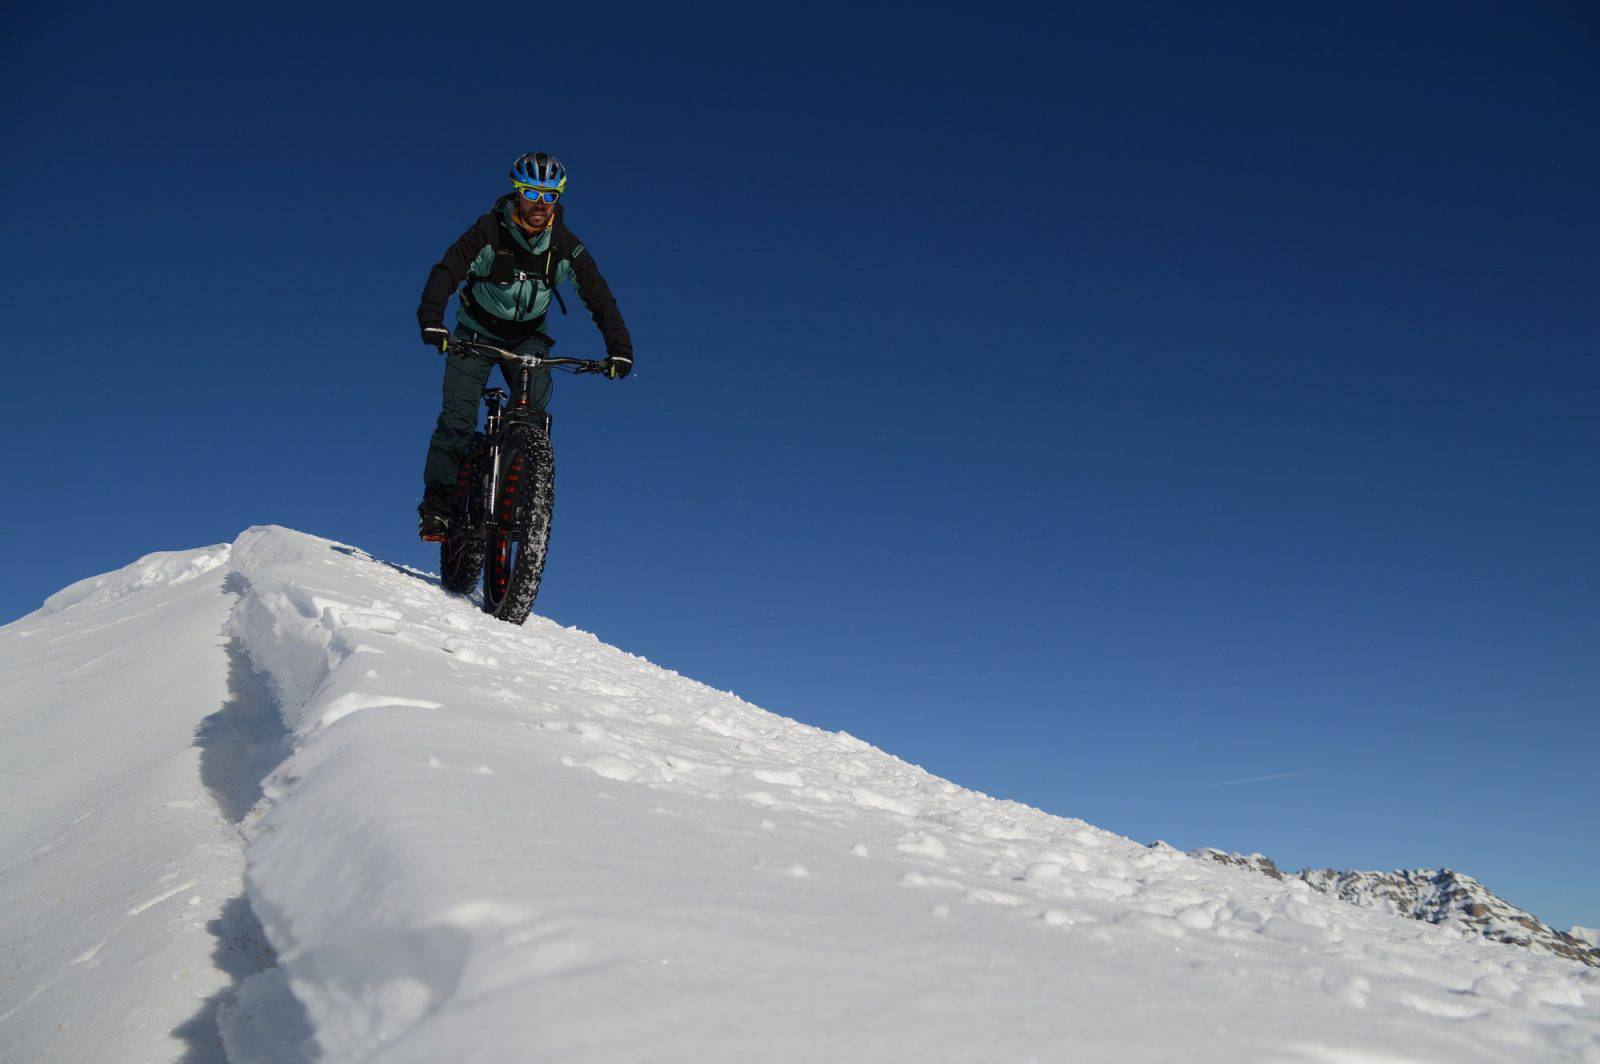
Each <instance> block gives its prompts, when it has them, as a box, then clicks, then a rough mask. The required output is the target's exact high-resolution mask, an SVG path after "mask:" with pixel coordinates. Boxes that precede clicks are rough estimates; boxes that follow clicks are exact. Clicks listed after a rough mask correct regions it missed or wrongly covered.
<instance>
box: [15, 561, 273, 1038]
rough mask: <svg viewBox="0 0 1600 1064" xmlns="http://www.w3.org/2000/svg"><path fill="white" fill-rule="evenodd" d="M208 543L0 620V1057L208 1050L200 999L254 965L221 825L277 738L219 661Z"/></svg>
mask: <svg viewBox="0 0 1600 1064" xmlns="http://www.w3.org/2000/svg"><path fill="white" fill-rule="evenodd" d="M228 552H229V548H228V547H227V546H225V545H224V546H218V547H208V548H205V549H203V550H197V551H185V552H181V553H171V554H153V555H150V556H149V557H147V558H144V559H141V560H140V561H139V562H137V563H135V564H134V565H131V566H129V567H128V568H126V569H124V570H122V571H120V572H117V573H111V574H108V575H106V576H102V577H95V578H93V579H90V580H85V581H82V582H80V583H78V584H74V585H73V586H72V587H69V588H67V589H66V590H65V591H62V592H59V593H58V594H56V595H53V596H51V598H50V599H49V600H48V602H47V603H46V604H45V607H44V608H43V609H41V610H39V611H37V612H35V613H33V614H31V615H30V616H28V617H24V618H23V619H21V620H19V621H17V622H15V623H13V624H10V625H7V626H5V627H4V628H0V799H3V802H0V808H3V809H4V816H3V817H0V958H3V960H4V963H3V965H0V1060H5V1061H14V1062H22V1061H39V1060H50V1061H57V1060H59V1061H119V1062H134V1061H170V1060H176V1059H179V1058H180V1057H186V1059H189V1060H196V1061H203V1060H214V1059H218V1049H217V1047H218V1044H219V1043H218V1039H217V1024H216V1010H217V1006H218V1005H219V1004H221V1002H222V1000H223V999H224V998H225V997H226V996H227V993H228V988H229V986H230V985H231V984H232V983H233V981H234V980H235V979H236V978H238V977H242V976H243V975H247V974H250V973H252V972H255V971H258V970H260V969H261V968H263V967H264V966H266V965H268V964H270V963H271V962H270V953H269V951H268V949H267V947H266V945H265V942H264V941H263V940H262V938H261V936H260V932H259V929H258V928H257V927H256V925H255V921H254V917H253V916H252V915H251V911H250V907H249V905H248V904H247V903H246V902H245V901H244V900H243V898H242V894H243V884H242V879H243V872H244V854H243V850H244V841H243V839H242V838H241V837H240V835H239V832H238V830H237V829H236V828H235V827H234V825H233V822H234V821H237V820H238V819H239V818H240V817H242V816H244V815H245V813H246V812H247V811H248V809H249V808H250V804H251V802H252V801H253V800H254V798H255V796H256V794H257V793H258V792H257V790H256V788H255V787H254V780H255V779H258V778H259V776H260V775H261V774H262V773H264V772H266V771H267V770H268V769H270V768H271V766H272V765H273V764H275V763H276V762H277V761H279V760H281V759H282V757H283V752H282V751H281V750H278V749H276V748H275V747H276V744H275V743H274V742H273V741H272V739H273V737H275V736H281V735H282V732H283V729H282V726H281V724H280V723H279V722H278V721H277V720H276V719H275V717H274V716H273V715H272V714H271V712H270V711H271V709H272V707H271V704H270V701H269V700H268V699H267V698H266V697H264V692H261V697H257V698H255V699H254V700H253V701H252V699H251V697H250V696H251V694H252V692H253V691H255V690H257V689H258V688H259V686H260V685H253V684H252V683H251V677H250V676H249V672H248V667H247V665H246V664H245V659H244V656H243V654H242V653H241V652H239V651H238V650H237V648H236V647H235V648H234V653H233V654H232V655H231V656H230V654H229V646H228V637H227V635H226V634H225V632H224V629H225V626H226V624H227V621H228V617H229V614H230V611H231V609H232V607H233V603H234V598H233V596H231V595H229V594H227V593H226V592H225V591H224V590H223V582H224V579H225V577H226V576H227V569H226V562H227V559H228ZM252 707H253V708H255V709H256V710H257V712H256V715H255V716H254V717H252V716H251V713H250V710H251V709H252ZM252 729H256V731H255V732H254V733H253V731H252ZM197 733H198V735H197ZM258 739H260V740H261V741H260V742H257V740H258ZM252 752H254V753H255V754H256V755H257V756H255V757H252V756H251V755H252ZM186 1055H187V1056H186Z"/></svg>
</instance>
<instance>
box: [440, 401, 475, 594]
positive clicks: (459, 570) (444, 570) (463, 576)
mask: <svg viewBox="0 0 1600 1064" xmlns="http://www.w3.org/2000/svg"><path fill="white" fill-rule="evenodd" d="M486 447H487V444H486V443H485V441H484V438H483V433H481V432H476V433H473V436H472V441H471V442H470V443H468V444H467V453H466V455H465V456H463V457H462V459H461V468H460V470H459V471H458V472H457V473H456V493H455V496H454V499H453V500H452V506H451V513H450V535H449V536H447V537H445V539H444V540H443V541H442V542H441V543H440V544H439V586H440V587H442V588H444V589H445V590H446V591H450V592H454V593H455V594H457V595H467V594H471V592H472V589H473V588H475V587H477V586H478V577H479V576H481V575H482V574H483V551H484V543H483V497H482V496H483V461H484V455H485V453H486Z"/></svg>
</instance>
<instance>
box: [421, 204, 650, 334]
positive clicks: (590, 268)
mask: <svg viewBox="0 0 1600 1064" xmlns="http://www.w3.org/2000/svg"><path fill="white" fill-rule="evenodd" d="M514 209H515V208H514V206H513V205H512V203H511V196H510V195H509V194H508V195H506V196H502V197H501V198H500V199H499V200H498V201H497V202H496V203H495V205H494V209H492V210H490V211H489V212H488V213H487V214H485V215H483V216H482V217H481V218H479V219H478V220H477V221H475V222H473V223H472V226H471V228H469V229H468V230H467V231H466V232H465V233H462V234H461V236H460V238H459V239H458V240H456V242H455V243H454V244H451V245H450V247H449V248H448V249H446V250H445V253H444V257H443V258H441V259H440V260H439V261H438V262H437V263H435V264H434V266H433V269H431V270H429V271H428V280H427V281H426V282H425V283H424V284H423V286H422V301H421V303H420V304H418V306H417V324H418V325H420V326H421V327H422V328H424V329H426V328H431V327H443V325H444V311H445V305H446V304H447V303H449V302H450V296H451V295H452V294H454V292H455V290H456V289H457V288H459V287H461V284H462V283H463V282H467V290H466V291H464V292H463V293H462V303H463V306H464V308H466V309H468V310H469V312H470V316H471V317H472V318H473V319H475V320H477V321H478V322H479V323H480V324H481V325H483V326H484V327H485V329H486V330H488V331H490V332H492V333H494V334H495V335H496V336H497V337H498V338H499V339H501V340H504V341H508V342H515V341H517V340H519V339H521V338H523V337H526V336H528V335H529V334H531V333H532V332H534V331H542V329H543V326H544V315H543V314H540V315H539V316H538V317H537V318H532V319H527V320H510V319H507V318H503V317H499V316H496V315H495V314H494V313H492V312H491V311H490V310H489V309H488V308H486V307H484V306H483V305H482V304H481V303H479V302H478V301H476V300H474V299H473V296H472V289H474V288H476V287H477V286H478V285H481V284H492V283H493V282H492V281H490V280H489V279H488V278H487V277H479V276H477V275H474V274H472V273H471V266H472V263H473V261H474V260H475V259H477V257H478V256H479V255H480V254H481V253H482V252H483V249H484V248H486V247H494V248H510V249H512V250H517V249H519V248H520V249H521V253H523V254H525V253H526V247H527V243H526V241H525V240H524V239H522V238H521V237H520V234H518V235H515V236H514V235H512V233H511V228H512V227H511V226H510V225H509V224H508V222H507V219H508V217H509V213H510V211H511V210H514ZM564 214H565V208H564V205H562V204H559V203H558V204H556V218H555V231H554V232H553V233H551V236H550V248H549V251H550V252H551V254H550V255H549V256H545V255H542V254H541V255H539V256H538V259H539V260H540V262H541V264H543V263H545V262H548V276H547V277H546V278H544V280H545V281H546V282H548V281H550V280H552V279H553V278H554V276H555V273H556V270H557V268H558V267H559V265H560V264H561V263H563V262H564V263H565V264H566V265H567V267H568V268H569V269H570V270H571V272H572V278H573V281H574V282H575V283H576V285H577V289H578V297H579V298H580V299H582V300H583V305H584V306H585V307H586V308H587V309H588V311H589V317H591V318H593V319H594V323H595V326H596V328H598V329H599V330H600V335H601V337H602V338H603V339H604V340H605V346H606V356H607V357H608V358H617V357H621V358H626V359H628V360H629V361H630V362H631V361H632V360H633V340H632V338H631V337H630V336H629V335H628V327H627V325H626V324H624V323H623V320H622V313H621V312H620V311H619V310H617V300H616V297H615V296H613V295H612V294H611V286H610V285H608V284H606V279H605V278H604V277H602V276H601V274H600V269H599V267H597V266H596V265H595V264H594V256H593V255H590V254H589V252H588V249H587V248H585V247H584V246H583V242H582V241H581V240H579V239H578V237H577V236H576V235H575V234H574V233H573V232H572V230H570V229H568V228H567V226H566V222H565V221H564V220H563V215H564ZM552 294H554V293H552Z"/></svg>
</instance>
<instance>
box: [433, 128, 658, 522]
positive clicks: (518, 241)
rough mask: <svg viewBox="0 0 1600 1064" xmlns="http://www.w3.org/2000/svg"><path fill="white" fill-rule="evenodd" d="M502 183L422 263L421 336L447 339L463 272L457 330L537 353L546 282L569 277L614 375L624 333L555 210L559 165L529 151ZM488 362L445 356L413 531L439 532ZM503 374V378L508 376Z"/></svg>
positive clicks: (562, 179)
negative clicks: (504, 188) (432, 258)
mask: <svg viewBox="0 0 1600 1064" xmlns="http://www.w3.org/2000/svg"><path fill="white" fill-rule="evenodd" d="M511 186H512V191H510V192H508V193H506V194H505V195H503V196H501V197H500V198H499V199H498V200H496V201H495V205H494V207H493V208H492V209H491V210H490V211H489V213H488V214H485V215H484V216H483V217H481V218H479V219H478V220H477V221H476V222H473V223H472V227H471V228H470V229H468V230H467V231H466V232H465V233H463V234H461V238H460V239H459V240H457V241H456V242H455V243H454V244H451V245H450V247H449V249H448V250H447V251H445V253H444V257H443V258H442V259H440V260H439V261H438V262H437V263H435V264H434V267H433V269H432V270H430V271H429V272H428V280H427V283H426V284H424V285H423V286H422V302H421V304H420V305H419V306H418V307H417V324H418V325H419V326H421V328H422V342H423V343H424V344H427V345H428V346H429V347H432V348H434V349H435V350H437V351H441V352H442V351H444V350H446V348H447V347H448V346H449V343H450V333H449V331H448V330H446V329H445V327H444V311H445V304H447V303H448V302H449V301H450V296H451V294H452V293H454V292H455V290H456V288H458V287H459V286H460V285H461V284H462V283H463V282H465V283H466V287H465V288H463V289H462V291H461V304H460V306H459V307H458V308H457V309H456V328H455V335H456V336H457V337H459V338H461V339H463V340H468V341H481V342H483V343H486V344H490V345H493V346H495V347H501V348H506V349H509V350H511V351H515V352H517V353H518V354H543V353H544V352H545V351H546V350H547V349H548V348H549V346H550V339H549V337H547V336H546V335H545V334H544V331H543V330H544V319H545V312H546V311H547V310H548V309H549V307H550V299H551V297H552V296H554V297H555V300H556V302H557V303H558V304H560V306H561V312H562V313H563V314H564V313H566V310H567V307H566V303H565V302H563V301H562V299H561V294H560V293H559V292H557V291H556V289H557V287H558V286H559V285H560V284H561V283H562V282H563V281H567V280H571V281H572V282H573V285H574V287H575V288H576V289H577V292H578V298H579V299H581V300H582V301H583V305H584V307H586V308H587V309H588V311H589V316H590V317H591V318H593V319H594V323H595V325H596V326H597V327H598V328H599V329H600V335H601V337H602V338H603V339H604V341H605V348H606V357H605V361H604V362H603V363H602V364H601V365H602V372H603V373H604V374H605V375H606V376H607V377H609V378H611V379H612V380H621V379H622V378H623V377H626V376H627V375H628V372H629V371H630V370H631V369H633V341H632V339H631V338H630V337H629V336H628V327H627V326H626V325H625V324H623V321H622V314H621V313H620V312H619V311H618V310H617V301H616V299H615V298H614V297H613V296H612V295H611V288H610V286H608V285H607V284H606V280H605V278H604V277H602V276H600V270H599V269H598V268H597V267H596V266H595V264H594V257H593V256H591V255H590V254H589V252H588V250H587V249H586V248H585V247H584V246H583V243H582V241H580V240H579V239H578V238H577V237H576V236H575V235H573V233H572V230H570V229H568V228H567V227H566V224H565V223H564V221H563V220H562V215H563V213H564V210H563V205H562V203H561V202H560V200H561V195H562V193H563V192H565V191H566V188H567V171H566V168H565V167H563V166H562V165H561V163H560V162H559V161H558V160H557V159H556V157H555V156H553V155H549V154H547V153H545V152H529V153H527V154H526V155H523V156H521V157H519V158H518V159H517V161H516V162H514V163H512V164H511ZM493 365H494V364H493V363H492V362H491V361H490V360H489V358H487V357H486V356H483V355H481V354H477V353H472V352H470V349H469V353H468V354H466V355H463V356H459V357H453V358H450V359H447V360H446V361H445V367H444V407H443V409H442V410H441V411H440V412H439V420H438V423H437V424H436V425H435V427H434V430H433V438H432V439H431V440H429V442H428V458H427V462H426V463H425V464H424V466H423V471H422V483H423V495H422V504H421V505H420V506H418V507H417V513H418V516H419V518H420V521H419V527H418V533H419V534H420V535H421V537H422V538H423V539H430V540H431V539H440V538H443V537H444V536H445V535H447V534H448V533H449V527H450V519H449V514H450V500H451V496H452V494H453V493H454V491H455V485H456V472H457V470H458V469H459V467H460V465H461V459H462V456H463V455H465V454H466V452H467V446H468V444H469V443H470V442H471V440H472V433H473V430H475V429H476V428H477V427H478V401H479V397H480V395H481V394H482V391H483V386H484V385H485V384H486V383H488V380H489V371H490V369H491V368H493ZM537 373H538V378H537V379H536V380H535V381H534V387H533V400H534V403H535V405H537V407H538V408H539V409H540V410H543V409H544V407H545V404H546V403H548V402H549V400H550V389H551V382H550V372H549V370H546V369H542V368H541V369H539V370H538V371H537ZM501 374H502V376H504V375H505V370H504V369H502V370H501ZM507 383H508V384H510V383H512V382H511V381H510V379H509V378H507Z"/></svg>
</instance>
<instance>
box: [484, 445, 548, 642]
mask: <svg viewBox="0 0 1600 1064" xmlns="http://www.w3.org/2000/svg"><path fill="white" fill-rule="evenodd" d="M500 439H501V442H500V471H499V473H500V476H499V483H500V491H499V498H498V499H497V501H496V506H497V507H498V511H499V512H498V513H497V514H496V517H497V518H498V520H497V522H496V525H497V527H496V529H495V531H493V532H491V533H490V534H489V536H488V537H487V540H486V542H485V547H486V550H485V563H484V569H483V612H485V613H487V614H490V615H491V616H493V617H497V618H499V619H500V620H502V621H506V622H507V623H509V624H521V623H522V622H523V621H526V620H527V619H528V613H529V611H531V610H532V609H533V600H534V598H535V597H537V596H538V594H539V581H540V580H541V579H542V578H543V577H544V561H545V554H546V552H547V550H548V549H549V545H550V522H551V518H552V516H553V514H554V511H555V480H556V477H555V456H554V454H553V453H552V450H551V447H550V434H549V432H547V431H546V430H545V429H544V428H543V427H541V426H535V425H526V424H523V425H512V426H510V427H508V428H507V429H506V430H505V431H504V432H503V434H502V435H501V438H500Z"/></svg>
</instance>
